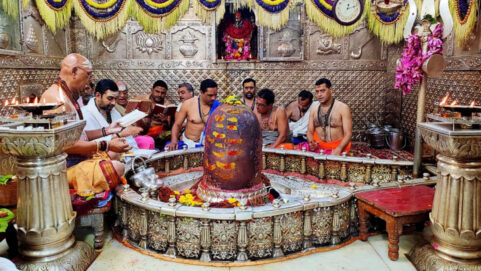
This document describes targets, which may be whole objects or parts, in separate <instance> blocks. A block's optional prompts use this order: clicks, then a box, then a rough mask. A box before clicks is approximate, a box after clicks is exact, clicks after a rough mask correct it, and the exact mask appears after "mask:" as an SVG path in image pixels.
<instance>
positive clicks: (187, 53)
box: [179, 31, 199, 58]
mask: <svg viewBox="0 0 481 271" xmlns="http://www.w3.org/2000/svg"><path fill="white" fill-rule="evenodd" d="M196 40H198V38H196V37H195V35H194V34H193V33H192V32H191V31H187V33H186V34H185V35H183V36H182V38H181V39H180V40H179V41H182V42H183V44H182V45H180V46H179V51H180V53H181V54H182V55H183V56H184V57H185V58H192V57H194V56H195V55H196V54H197V52H198V51H199V49H198V48H197V46H196V45H195V41H196Z"/></svg>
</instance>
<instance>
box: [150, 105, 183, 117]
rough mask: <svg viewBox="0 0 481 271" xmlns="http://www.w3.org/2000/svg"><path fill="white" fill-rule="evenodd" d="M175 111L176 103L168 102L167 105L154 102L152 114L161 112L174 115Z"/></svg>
mask: <svg viewBox="0 0 481 271" xmlns="http://www.w3.org/2000/svg"><path fill="white" fill-rule="evenodd" d="M176 111H177V105H176V104H169V105H161V104H155V107H154V112H153V114H159V113H162V114H164V115H166V116H174V115H175V112H176Z"/></svg>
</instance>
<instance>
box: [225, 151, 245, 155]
mask: <svg viewBox="0 0 481 271" xmlns="http://www.w3.org/2000/svg"><path fill="white" fill-rule="evenodd" d="M227 154H228V155H230V156H237V155H241V154H242V151H241V150H231V151H227Z"/></svg>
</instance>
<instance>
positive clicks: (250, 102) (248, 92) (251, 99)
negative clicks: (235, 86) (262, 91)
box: [242, 78, 256, 111]
mask: <svg viewBox="0 0 481 271" xmlns="http://www.w3.org/2000/svg"><path fill="white" fill-rule="evenodd" d="M242 96H243V97H242V103H244V104H245V105H247V106H248V107H249V108H250V109H251V110H252V111H255V109H256V108H255V106H256V80H254V79H252V78H247V79H245V80H244V81H242Z"/></svg>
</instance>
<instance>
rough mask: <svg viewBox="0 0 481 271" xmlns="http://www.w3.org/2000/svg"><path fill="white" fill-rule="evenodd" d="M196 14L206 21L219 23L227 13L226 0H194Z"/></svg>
mask: <svg viewBox="0 0 481 271" xmlns="http://www.w3.org/2000/svg"><path fill="white" fill-rule="evenodd" d="M192 6H193V7H194V12H195V14H196V15H197V16H198V17H199V18H200V19H201V20H202V21H203V22H204V23H211V22H212V21H213V20H215V24H216V25H218V24H219V23H220V21H221V20H222V18H223V17H224V14H225V0H192Z"/></svg>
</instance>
